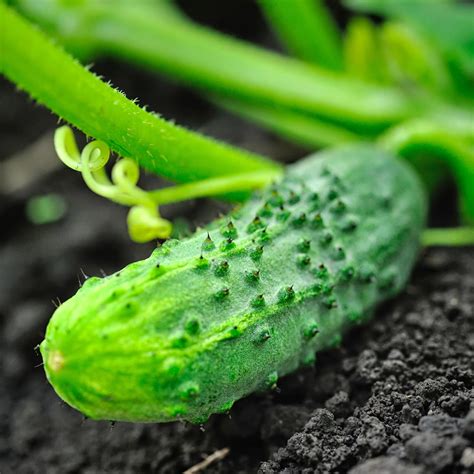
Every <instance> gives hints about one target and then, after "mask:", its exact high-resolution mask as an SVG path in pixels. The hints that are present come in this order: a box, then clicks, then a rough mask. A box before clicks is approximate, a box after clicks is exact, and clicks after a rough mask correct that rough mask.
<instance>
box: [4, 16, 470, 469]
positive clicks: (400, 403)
mask: <svg viewBox="0 0 474 474" xmlns="http://www.w3.org/2000/svg"><path fill="white" fill-rule="evenodd" d="M249 8H251V7H249ZM229 24H233V23H232V22H229ZM247 27H248V28H250V27H249V26H248V25H244V26H242V27H240V29H239V31H242V30H245V28H247ZM255 29H257V30H258V25H257V26H255V25H253V26H252V28H250V33H248V34H249V35H251V34H254V33H252V32H254V31H255ZM245 31H246V30H245ZM96 70H98V71H99V72H101V73H103V74H104V75H107V77H108V78H111V79H112V81H113V82H114V83H115V84H116V85H117V86H119V87H120V88H121V89H123V90H125V91H126V92H127V95H129V96H132V97H135V96H139V97H145V98H146V100H145V101H146V103H148V104H149V105H150V108H152V109H155V110H160V111H161V112H162V113H163V114H164V115H165V116H167V117H169V118H174V119H176V120H177V121H178V122H180V123H183V124H185V125H187V126H188V127H191V128H194V129H199V130H201V131H203V132H205V133H207V134H210V135H213V136H215V137H218V138H221V139H223V140H226V141H229V142H232V143H235V144H238V145H240V146H244V147H247V148H249V149H253V150H255V151H258V152H261V153H264V154H267V155H269V156H272V157H274V158H276V159H280V160H282V161H293V160H295V159H297V158H298V157H299V156H302V154H303V152H302V150H300V149H298V148H296V147H293V146H290V145H288V144H286V143H284V142H282V141H280V140H278V139H277V138H276V137H274V136H272V135H270V134H267V133H264V132H261V131H259V130H257V129H256V128H254V127H253V126H251V125H248V124H246V123H245V122H243V121H241V120H239V119H236V118H234V117H232V116H230V115H227V114H225V113H222V112H218V111H216V110H215V109H213V108H212V107H211V106H209V105H208V104H207V103H205V102H204V101H202V100H201V99H199V98H198V97H197V96H196V95H194V94H192V93H190V92H188V91H186V90H184V89H182V88H180V87H177V86H175V85H172V84H170V83H168V82H165V81H163V80H160V79H157V78H156V77H155V76H153V75H150V74H145V73H143V72H140V71H134V70H131V69H130V68H129V67H125V66H123V65H122V66H121V65H118V64H117V63H112V62H110V61H109V62H103V63H98V64H97V66H96ZM0 100H1V101H2V111H1V113H0V121H1V140H0V161H1V160H2V159H5V158H6V157H8V156H10V155H11V154H12V153H14V152H16V151H18V150H20V149H22V148H24V147H25V146H26V145H28V144H30V143H34V142H35V141H36V140H38V139H39V138H40V137H41V136H43V135H44V134H45V133H51V131H52V129H53V128H54V126H55V119H54V117H52V116H51V115H50V114H49V113H47V112H46V111H45V110H44V109H41V108H39V107H36V106H34V105H33V104H32V103H31V102H28V101H26V99H25V96H23V95H22V94H18V93H16V92H15V91H14V88H13V87H12V86H11V85H8V84H7V83H6V82H1V83H0ZM38 159H41V157H40V156H39V157H38ZM146 178H147V179H146V181H150V180H151V179H150V177H146ZM154 184H155V185H156V181H154ZM51 192H54V193H57V194H58V195H60V196H62V198H63V199H64V200H65V203H66V205H67V212H66V214H65V216H64V217H63V218H62V219H61V220H59V221H57V222H55V223H51V224H45V225H41V226H38V225H33V224H32V223H31V222H29V221H28V219H27V218H26V215H25V205H26V203H27V201H28V199H30V198H31V197H32V196H37V195H41V194H45V193H51ZM453 201H454V199H453V196H451V195H450V194H449V193H448V195H447V196H445V197H443V200H442V203H443V205H444V211H443V212H435V213H434V219H435V221H436V222H447V223H449V219H446V217H445V216H446V214H449V212H448V213H447V212H446V209H447V207H446V205H445V203H446V202H450V203H451V204H450V205H451V206H452V203H453ZM225 208H226V207H225V206H224V205H222V204H219V203H216V202H214V201H208V200H200V201H192V202H189V203H186V204H182V205H179V206H170V207H169V208H168V209H166V215H167V216H168V217H171V218H173V217H177V216H179V217H184V218H186V219H188V220H189V222H191V224H192V225H199V224H202V223H204V222H206V221H208V220H209V219H211V218H212V217H213V216H214V215H216V214H217V213H218V212H220V211H222V210H225ZM125 216H126V211H125V210H124V209H122V208H120V207H119V206H115V205H113V204H110V203H108V202H106V201H105V200H103V199H101V198H99V197H96V196H94V195H93V194H92V193H90V192H89V191H88V190H87V189H86V188H85V186H84V185H83V184H82V181H81V178H80V176H78V175H76V174H75V173H73V172H71V171H68V170H63V169H60V170H57V171H55V172H52V173H51V174H50V175H49V176H47V177H45V178H43V179H41V180H39V181H36V182H34V183H33V184H32V185H30V186H28V187H27V188H26V189H23V190H21V191H19V192H17V193H15V195H13V196H12V195H9V196H1V195H0V219H1V222H2V223H4V224H5V223H6V225H2V226H0V227H1V230H0V242H1V247H0V473H2V474H10V473H19V474H27V473H28V474H29V473H34V474H36V473H48V474H49V473H51V474H54V473H61V474H63V473H64V474H66V473H87V474H95V473H179V472H183V471H184V470H186V469H188V468H190V467H191V466H193V465H195V464H197V463H199V462H200V461H202V460H203V458H205V457H206V456H208V455H210V454H212V453H214V452H216V451H217V450H220V449H223V448H229V452H228V454H227V456H225V457H224V458H223V459H221V460H218V461H216V462H215V463H213V464H211V465H210V466H209V467H207V469H206V470H205V472H209V473H252V472H258V471H259V472H262V473H277V472H282V473H288V474H289V473H345V472H351V473H352V474H369V473H373V474H375V473H377V474H384V473H385V474H402V473H403V474H405V473H406V474H424V473H426V474H429V473H441V474H443V473H444V474H447V473H454V474H456V473H458V474H461V473H462V474H468V473H472V472H474V249H473V248H472V247H471V248H461V249H444V248H439V249H431V250H429V251H425V252H424V253H423V255H421V256H420V260H419V263H418V265H417V267H416V268H415V270H414V274H413V277H412V279H411V281H410V284H409V285H408V287H407V288H406V289H405V291H404V292H403V293H402V294H401V295H399V296H398V297H397V298H395V299H394V300H393V301H390V302H387V303H386V304H384V305H383V306H381V307H380V308H379V309H378V311H377V314H376V315H375V317H374V319H373V320H372V321H371V322H370V323H368V324H366V325H365V326H363V327H356V328H354V329H353V330H352V331H351V332H350V333H348V334H347V335H346V337H345V338H344V339H343V341H342V344H341V347H340V348H336V349H333V350H331V351H328V352H325V353H322V354H318V360H317V362H316V364H315V366H314V367H313V368H308V369H304V370H300V371H298V372H297V373H294V374H292V375H289V376H287V377H285V378H284V379H283V380H281V382H280V383H279V387H278V388H277V389H276V390H274V391H270V392H267V393H261V394H254V395H252V396H250V397H248V398H246V399H244V400H241V401H240V402H238V403H236V405H235V406H234V408H233V409H232V410H231V412H230V413H229V414H228V415H217V416H214V417H212V418H211V419H210V421H209V422H208V423H206V424H205V425H203V426H193V425H190V424H185V423H171V424H165V425H158V424H148V425H144V424H132V423H116V424H111V423H108V422H95V421H91V420H85V419H83V417H82V416H81V415H80V414H79V413H78V412H76V411H74V410H73V409H71V408H69V407H68V406H67V405H65V404H64V403H63V402H62V401H61V400H60V399H59V398H58V397H57V396H56V395H55V393H54V392H53V390H52V388H51V387H50V386H49V385H48V383H47V382H46V380H45V377H44V373H43V370H42V367H41V358H40V357H39V354H38V353H37V351H35V349H34V348H35V346H36V345H37V344H38V343H39V342H40V341H41V339H42V337H43V335H44V331H45V327H46V324H47V321H48V319H49V317H50V315H51V313H52V311H53V310H54V305H56V304H58V302H59V301H63V300H65V299H66V298H68V297H69V296H70V295H72V294H73V293H74V292H75V291H76V290H77V288H78V286H79V284H80V282H81V281H83V280H84V278H85V275H99V276H100V275H101V274H104V273H105V274H107V273H110V272H113V271H116V270H118V269H119V268H121V267H122V266H124V265H126V264H127V263H129V262H131V261H133V260H137V259H139V258H144V257H146V256H147V255H148V254H149V253H150V251H151V249H152V248H153V245H151V244H150V245H144V246H138V245H135V244H133V243H131V242H130V241H129V240H128V237H127V235H126V228H125Z"/></svg>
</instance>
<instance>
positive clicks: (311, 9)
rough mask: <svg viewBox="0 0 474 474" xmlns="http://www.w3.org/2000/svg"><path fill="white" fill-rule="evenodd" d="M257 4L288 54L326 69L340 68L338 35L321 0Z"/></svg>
mask: <svg viewBox="0 0 474 474" xmlns="http://www.w3.org/2000/svg"><path fill="white" fill-rule="evenodd" d="M259 3H260V6H261V8H262V10H263V12H264V14H265V16H266V17H267V19H268V21H269V23H270V25H271V26H272V28H273V29H274V30H275V32H276V33H277V35H278V37H279V39H280V41H281V42H282V43H283V44H284V45H285V47H286V48H287V50H288V51H289V52H290V53H292V54H293V55H294V56H296V57H298V58H301V59H303V60H305V61H308V62H312V63H315V64H320V65H321V66H324V67H327V68H329V69H336V70H338V69H342V54H341V50H342V49H341V41H340V37H339V32H338V29H337V26H336V25H335V23H334V21H333V19H332V18H331V15H330V13H329V12H328V11H327V9H326V8H325V6H324V1H323V0H259Z"/></svg>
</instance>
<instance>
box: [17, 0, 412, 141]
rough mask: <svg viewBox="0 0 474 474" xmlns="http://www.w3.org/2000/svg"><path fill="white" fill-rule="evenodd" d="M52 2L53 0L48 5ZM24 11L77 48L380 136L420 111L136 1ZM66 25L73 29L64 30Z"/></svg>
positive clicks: (22, 1) (398, 97)
mask: <svg viewBox="0 0 474 474" xmlns="http://www.w3.org/2000/svg"><path fill="white" fill-rule="evenodd" d="M45 2H46V0H45ZM16 3H17V4H18V5H19V6H20V7H21V10H22V11H23V12H25V13H26V14H28V15H30V17H32V18H34V20H35V21H38V22H39V23H41V24H42V25H43V26H44V27H46V28H47V29H49V31H51V32H52V33H53V34H54V35H56V36H59V37H60V39H61V41H62V42H63V43H64V44H65V45H66V46H67V47H69V48H71V49H72V50H74V51H82V52H84V51H88V52H91V51H94V52H95V53H96V54H109V55H113V56H118V57H121V58H124V59H127V60H129V61H131V62H134V63H138V64H140V65H142V66H145V67H149V68H151V69H154V70H159V71H161V72H163V73H165V74H168V75H169V76H171V77H172V78H174V79H178V80H181V81H184V82H186V83H189V84H191V85H193V86H195V87H198V88H201V89H204V90H205V91H207V92H213V93H217V94H220V95H225V96H226V97H228V98H233V99H241V100H245V101H247V102H252V103H255V104H266V105H271V106H274V107H278V108H283V109H287V110H293V111H296V112H299V113H302V114H306V115H308V116H313V117H317V118H324V120H327V121H329V122H334V123H335V124H339V125H342V126H344V127H346V128H349V129H352V130H354V131H357V132H359V133H361V134H366V135H373V134H374V133H376V132H378V131H380V130H382V129H385V128H386V127H388V126H390V125H392V124H394V123H398V122H399V121H400V120H403V119H407V118H410V117H411V116H413V114H415V113H418V112H419V107H418V104H415V103H414V100H413V99H411V100H408V98H407V97H405V96H404V95H403V94H402V93H400V92H399V91H397V90H395V89H393V88H386V87H378V86H374V85H369V84H365V83H363V82H360V81H358V80H354V79H352V78H349V77H347V76H346V75H344V74H339V73H336V72H330V71H327V70H324V69H321V68H318V67H317V66H315V65H310V64H306V63H304V62H302V61H298V60H295V59H291V58H287V57H284V56H282V55H279V54H276V53H272V52H270V51H266V50H264V49H262V48H259V47H257V46H254V45H252V44H250V43H246V42H244V41H239V40H237V39H234V38H231V37H229V36H227V35H224V34H221V33H218V32H216V31H213V30H210V29H209V28H206V27H203V26H200V25H198V24H195V23H193V22H191V21H188V20H186V19H183V18H180V17H179V16H178V15H176V16H175V17H173V16H170V15H167V14H165V15H161V14H160V8H161V7H160V5H161V2H160V1H159V0H157V2H155V3H156V9H155V11H153V9H152V8H150V7H147V8H145V9H143V8H141V3H140V5H139V6H135V5H131V4H130V3H129V2H128V3H127V2H117V3H115V2H114V3H110V2H94V1H87V0H86V1H83V2H81V4H80V7H77V6H74V5H75V4H73V5H72V6H71V5H70V6H69V7H68V6H65V5H64V4H62V3H61V2H58V1H57V0H48V1H47V2H46V3H47V5H48V8H47V7H46V5H45V3H42V6H41V8H40V7H39V6H38V2H35V1H32V0H17V1H16ZM65 20H69V21H67V24H68V25H69V27H68V29H67V31H65V30H64V28H61V22H63V23H64V21H65Z"/></svg>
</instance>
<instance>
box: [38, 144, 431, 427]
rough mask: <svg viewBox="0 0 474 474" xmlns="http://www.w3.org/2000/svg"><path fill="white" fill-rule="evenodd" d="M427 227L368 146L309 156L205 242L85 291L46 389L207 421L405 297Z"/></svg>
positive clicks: (401, 184)
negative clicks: (386, 302)
mask: <svg viewBox="0 0 474 474" xmlns="http://www.w3.org/2000/svg"><path fill="white" fill-rule="evenodd" d="M425 214H426V197H425V194H424V190H423V189H422V187H421V184H420V183H419V181H418V179H417V177H416V176H415V175H414V174H413V172H412V171H411V169H409V167H408V165H406V164H405V163H402V162H400V161H399V160H397V159H395V158H393V157H391V156H389V155H386V154H384V153H382V152H381V151H379V150H377V149H375V148H372V147H370V146H368V145H367V146H366V145H359V146H352V147H345V148H341V149H336V150H332V151H326V152H323V153H319V154H317V155H315V156H311V157H309V158H307V159H305V160H303V161H301V162H299V163H297V164H296V165H293V166H291V167H289V168H288V171H287V173H286V175H285V177H284V179H283V181H282V182H280V183H278V184H275V185H273V186H272V187H270V188H268V189H266V190H265V191H263V192H261V193H257V194H255V195H254V196H253V197H252V198H251V199H250V201H248V202H247V203H246V204H245V205H243V207H242V208H240V209H238V210H236V211H234V212H233V213H232V214H231V215H229V216H227V217H224V218H223V219H221V220H220V221H218V222H217V224H216V223H214V224H213V225H212V226H211V227H209V228H208V229H204V230H200V231H198V232H196V233H195V234H194V235H193V236H192V237H190V238H188V239H186V240H183V241H180V242H177V241H170V242H168V243H167V244H165V245H164V246H162V247H160V248H158V249H157V250H155V251H154V252H153V254H152V255H151V256H150V257H149V258H148V259H146V260H144V261H140V262H136V263H133V264H131V265H129V266H127V267H126V268H124V269H123V270H122V271H120V272H118V273H116V274H114V275H111V276H109V277H105V278H102V279H98V278H91V279H89V280H87V281H86V282H85V284H84V285H83V287H82V288H81V289H80V290H79V291H78V292H77V294H76V295H75V296H74V297H72V298H71V299H70V300H68V301H66V302H65V303H64V304H62V305H61V306H60V307H59V308H58V309H57V310H56V312H55V314H54V315H53V317H52V319H51V321H50V324H49V326H48V329H47V333H46V338H45V340H44V341H43V343H42V344H41V353H42V355H43V359H44V362H45V370H46V374H47V377H48V379H49V381H50V382H51V384H52V385H53V387H54V388H55V390H56V392H57V393H58V394H59V396H60V397H61V398H63V399H64V400H65V401H66V402H67V403H69V404H70V405H72V406H73V407H75V408H77V409H78V410H80V411H81V412H83V413H84V414H85V415H86V416H88V417H90V418H94V419H108V420H124V421H125V420H127V421H142V422H156V421H171V420H176V419H186V420H190V421H192V422H203V421H205V420H206V419H207V418H208V417H209V416H210V415H211V414H213V413H218V412H226V411H228V410H229V409H230V408H231V406H232V404H233V403H234V401H236V400H238V399H239V398H241V397H243V396H245V395H247V394H249V393H251V392H253V391H255V390H257V389H262V388H265V387H272V386H274V385H275V384H276V382H277V379H278V377H280V376H282V375H284V374H287V373H289V372H291V371H293V370H294V369H296V368H297V367H298V366H300V365H302V364H305V363H312V362H313V361H314V354H315V352H316V351H319V350H321V349H324V348H326V347H330V346H332V345H337V344H338V343H339V341H340V339H341V336H342V333H343V331H344V330H345V329H346V328H347V327H349V326H351V325H353V324H355V323H359V322H361V321H362V320H364V319H365V318H367V317H369V316H370V313H371V311H372V310H373V308H374V306H375V305H376V304H377V303H378V302H379V301H381V300H383V299H385V298H387V297H390V296H392V295H394V294H396V293H397V292H398V291H399V290H400V289H401V288H403V286H404V285H405V283H406V280H407V278H408V276H409V273H410V270H411V268H412V266H413V263H414V261H415V259H416V255H417V252H418V248H419V237H420V233H421V230H422V229H423V227H424V222H425ZM229 223H230V224H229Z"/></svg>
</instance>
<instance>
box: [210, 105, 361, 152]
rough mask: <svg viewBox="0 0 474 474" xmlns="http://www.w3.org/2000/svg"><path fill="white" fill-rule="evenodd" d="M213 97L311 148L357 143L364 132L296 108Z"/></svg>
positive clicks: (227, 107)
mask: <svg viewBox="0 0 474 474" xmlns="http://www.w3.org/2000/svg"><path fill="white" fill-rule="evenodd" d="M211 100H212V101H213V102H214V103H216V104H217V105H218V106H220V107H223V108H225V109H226V110H229V111H230V112H233V113H235V114H236V115H239V116H241V117H244V118H246V119H248V120H250V121H252V122H254V123H256V124H257V125H261V126H263V127H265V128H266V129H268V130H271V131H272V132H275V133H277V134H278V135H280V136H282V137H285V138H287V139H288V140H290V141H292V142H293V143H297V144H299V145H302V146H303V147H305V148H308V149H309V150H314V149H318V148H321V147H326V146H333V145H340V144H342V143H351V142H357V141H360V139H361V137H360V135H358V134H357V133H355V132H351V131H349V130H347V129H345V128H343V127H340V126H337V125H334V124H332V123H329V122H326V121H323V120H318V119H317V118H315V117H309V116H307V115H304V114H301V113H298V112H295V111H292V110H288V109H281V108H278V107H272V106H265V105H262V104H254V103H251V102H245V101H243V100H235V99H229V98H226V97H217V96H211Z"/></svg>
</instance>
